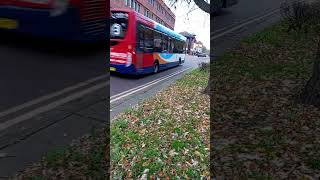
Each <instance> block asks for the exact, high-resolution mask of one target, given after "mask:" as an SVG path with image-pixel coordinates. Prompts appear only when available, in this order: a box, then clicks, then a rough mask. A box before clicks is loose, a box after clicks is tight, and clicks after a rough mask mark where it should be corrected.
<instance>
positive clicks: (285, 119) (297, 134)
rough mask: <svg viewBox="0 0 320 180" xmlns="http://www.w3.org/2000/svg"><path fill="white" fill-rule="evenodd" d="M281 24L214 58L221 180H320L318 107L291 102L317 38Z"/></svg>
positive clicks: (216, 152) (218, 173)
mask: <svg viewBox="0 0 320 180" xmlns="http://www.w3.org/2000/svg"><path fill="white" fill-rule="evenodd" d="M286 30H287V27H286V25H284V24H282V23H278V24H276V25H274V26H272V27H269V28H267V29H265V30H264V31H262V32H259V33H257V34H255V35H253V36H251V37H249V38H247V39H245V40H243V41H242V42H241V43H240V45H239V46H238V47H237V48H235V49H233V50H231V51H230V52H228V53H226V54H225V55H224V56H222V57H220V58H219V59H217V60H216V61H215V62H214V63H213V64H212V67H211V75H212V77H213V78H214V81H215V83H214V85H215V86H213V87H212V89H213V96H212V99H211V101H212V104H213V106H211V113H212V115H213V119H212V123H213V125H212V127H211V128H212V130H213V136H212V137H213V141H212V143H213V144H212V147H214V149H213V150H212V153H213V154H212V156H213V162H212V165H213V169H214V172H215V175H216V177H218V179H219V178H221V177H230V178H231V179H299V178H301V179H306V178H307V179H308V178H309V179H310V178H311V179H312V178H319V174H320V168H319V160H320V151H319V148H320V146H319V142H320V137H319V136H318V135H317V134H319V132H320V128H319V125H320V121H319V117H320V111H319V109H318V108H316V107H312V106H303V105H300V104H297V103H296V102H295V100H294V99H295V97H296V96H297V95H298V94H299V93H300V91H301V89H302V87H303V86H304V84H305V83H306V81H307V80H308V78H309V77H310V75H311V68H312V59H313V57H314V53H315V50H316V40H315V37H316V36H315V34H314V33H313V32H310V33H309V34H303V33H300V34H299V33H293V32H292V33H289V34H288V33H286Z"/></svg>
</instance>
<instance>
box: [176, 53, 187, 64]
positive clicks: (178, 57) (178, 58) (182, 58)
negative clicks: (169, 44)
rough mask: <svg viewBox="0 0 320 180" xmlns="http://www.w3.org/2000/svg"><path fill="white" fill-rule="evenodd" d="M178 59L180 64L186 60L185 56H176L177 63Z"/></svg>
mask: <svg viewBox="0 0 320 180" xmlns="http://www.w3.org/2000/svg"><path fill="white" fill-rule="evenodd" d="M180 59H181V63H184V62H185V59H186V54H177V60H178V62H179V60H180Z"/></svg>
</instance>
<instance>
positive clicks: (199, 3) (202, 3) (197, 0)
mask: <svg viewBox="0 0 320 180" xmlns="http://www.w3.org/2000/svg"><path fill="white" fill-rule="evenodd" d="M193 1H194V3H195V4H196V5H197V6H198V7H199V8H200V9H201V10H202V11H204V12H206V13H208V14H210V4H209V3H207V2H206V1H204V0H193Z"/></svg>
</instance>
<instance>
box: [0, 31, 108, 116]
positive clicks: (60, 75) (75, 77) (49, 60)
mask: <svg viewBox="0 0 320 180" xmlns="http://www.w3.org/2000/svg"><path fill="white" fill-rule="evenodd" d="M107 51H108V50H106V49H105V48H103V46H102V45H99V44H95V45H90V47H83V46H81V47H80V46H79V47H76V45H75V44H74V45H65V44H61V43H60V42H53V41H52V40H44V39H35V38H31V37H25V36H18V35H16V34H1V36H0V60H1V61H0V62H1V65H0V82H1V85H0V86H1V88H0V111H3V110H5V109H8V108H11V107H14V106H17V105H20V104H22V103H24V102H27V101H31V100H33V99H35V98H38V97H40V96H44V95H47V94H49V93H52V92H55V91H59V90H61V89H63V88H65V87H68V86H72V85H74V84H77V83H79V82H82V81H85V80H87V79H90V78H94V77H96V76H99V75H102V74H106V68H105V66H106V61H107V60H106V58H105V57H106V55H107Z"/></svg>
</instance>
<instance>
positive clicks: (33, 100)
mask: <svg viewBox="0 0 320 180" xmlns="http://www.w3.org/2000/svg"><path fill="white" fill-rule="evenodd" d="M278 6H279V2H278V1H276V0H264V1H259V2H256V1H252V0H241V1H240V2H239V4H238V5H236V6H233V7H231V8H230V9H226V10H223V12H222V13H221V15H219V16H217V17H214V18H212V20H211V24H212V28H211V31H212V32H213V34H211V43H212V44H211V46H212V47H211V48H210V49H213V51H212V54H213V58H212V59H214V58H215V56H219V55H221V54H222V53H223V52H225V51H226V50H227V49H228V48H231V47H233V46H235V45H236V44H237V43H238V42H239V40H240V39H241V38H243V37H245V36H248V35H249V34H252V33H254V32H257V31H260V30H261V29H263V28H264V27H267V26H269V25H270V24H272V23H274V22H276V21H277V20H278V19H279V16H278V15H277V13H276V14H274V15H272V16H268V17H265V18H261V19H259V20H257V21H254V22H252V23H250V24H245V26H239V25H241V24H243V23H244V22H243V21H245V20H246V21H247V22H248V21H249V19H248V18H250V17H254V16H257V15H260V14H263V13H267V12H269V11H271V10H272V9H274V8H276V7H278ZM227 29H229V30H230V29H234V30H233V31H232V32H230V33H227V34H225V35H224V36H221V37H217V36H216V35H218V34H221V33H222V32H226V30H227ZM213 37H217V38H213ZM102 47H103V46H99V45H97V46H95V45H93V46H92V47H90V51H89V50H88V48H83V47H74V48H72V47H70V46H66V45H63V44H56V43H52V42H50V41H43V40H34V39H30V38H26V37H21V38H20V37H19V38H17V37H12V36H9V35H8V36H3V37H1V38H0V59H1V62H2V66H0V73H1V76H0V81H1V85H2V87H3V88H0V99H1V101H0V178H3V179H7V177H8V176H10V175H13V174H14V173H16V172H18V171H20V170H22V169H24V168H25V167H26V166H28V165H29V164H30V163H33V162H36V161H38V160H39V159H40V158H41V157H42V156H43V155H44V154H45V153H46V152H48V151H49V150H52V149H54V148H57V147H61V146H62V147H63V146H66V145H68V144H70V143H71V141H72V140H73V139H76V138H78V137H80V136H82V135H85V134H87V133H90V132H92V130H93V129H96V128H100V127H103V126H108V124H109V117H110V116H111V117H114V116H116V115H117V114H118V113H120V112H122V111H123V109H126V108H128V107H131V106H133V105H136V104H137V103H139V102H141V101H142V100H144V99H145V98H148V97H152V96H154V95H155V94H156V93H157V92H158V91H159V90H161V89H162V88H165V87H167V86H168V85H170V84H172V83H173V82H174V81H175V80H176V79H179V78H180V77H181V76H182V75H183V74H184V73H186V72H188V71H190V70H191V69H192V68H195V67H197V62H198V61H208V59H205V58H204V59H198V58H195V57H188V60H187V61H186V63H185V64H184V65H182V66H179V67H175V68H172V69H169V70H166V71H163V72H161V73H159V74H157V75H150V76H144V77H140V78H136V79H134V78H131V77H124V76H118V75H111V76H110V75H109V74H108V73H106V72H105V70H106V69H105V67H106V66H105V65H106V62H107V60H106V56H107V53H106V50H105V49H104V48H102ZM82 48H83V49H82ZM70 49H71V50H70ZM212 59H211V60H212ZM110 102H111V103H110ZM109 105H110V107H109ZM110 108H111V110H109V109H110Z"/></svg>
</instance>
